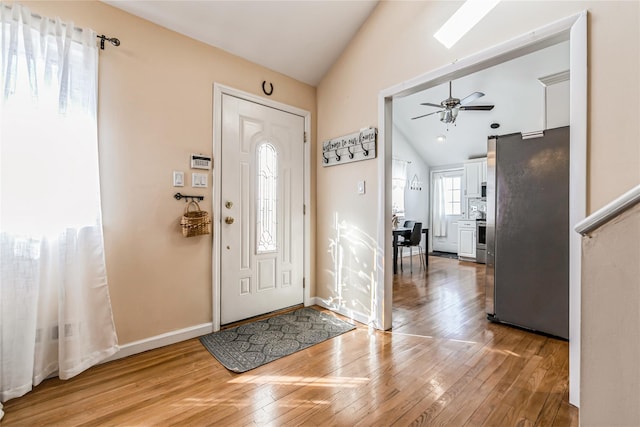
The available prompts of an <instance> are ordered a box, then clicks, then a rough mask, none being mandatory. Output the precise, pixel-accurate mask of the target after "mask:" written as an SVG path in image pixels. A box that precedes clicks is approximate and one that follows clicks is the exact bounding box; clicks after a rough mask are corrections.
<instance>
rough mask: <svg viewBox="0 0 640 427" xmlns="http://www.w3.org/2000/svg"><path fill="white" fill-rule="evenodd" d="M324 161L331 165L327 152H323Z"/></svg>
mask: <svg viewBox="0 0 640 427" xmlns="http://www.w3.org/2000/svg"><path fill="white" fill-rule="evenodd" d="M322 159H323V161H324V162H325V163H329V158H328V157H327V156H325V152H324V151H323V152H322Z"/></svg>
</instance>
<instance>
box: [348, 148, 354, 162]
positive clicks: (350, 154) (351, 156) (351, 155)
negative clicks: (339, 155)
mask: <svg viewBox="0 0 640 427" xmlns="http://www.w3.org/2000/svg"><path fill="white" fill-rule="evenodd" d="M347 151H348V152H349V158H350V159H353V155H354V154H355V153H354V152H353V151H351V147H347Z"/></svg>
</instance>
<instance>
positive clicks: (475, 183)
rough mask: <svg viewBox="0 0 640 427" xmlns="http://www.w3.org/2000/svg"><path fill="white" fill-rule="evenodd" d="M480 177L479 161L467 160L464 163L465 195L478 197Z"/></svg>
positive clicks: (480, 167) (480, 166) (480, 165)
mask: <svg viewBox="0 0 640 427" xmlns="http://www.w3.org/2000/svg"><path fill="white" fill-rule="evenodd" d="M481 178H482V163H481V162H468V163H465V164H464V195H465V196H466V197H480V191H481V188H480V179H481Z"/></svg>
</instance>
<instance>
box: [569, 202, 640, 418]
mask: <svg viewBox="0 0 640 427" xmlns="http://www.w3.org/2000/svg"><path fill="white" fill-rule="evenodd" d="M612 248H615V250H612ZM582 255H583V264H582V277H583V281H582V282H583V286H582V312H583V313H589V315H588V316H583V318H582V334H581V336H582V364H581V371H582V375H581V378H582V382H581V393H580V399H581V400H580V425H582V426H585V427H586V426H594V427H595V426H605V425H607V426H638V425H640V365H638V360H640V341H639V340H638V336H639V335H640V204H639V205H636V206H635V208H632V209H631V210H629V211H627V212H625V213H623V214H622V215H620V216H619V217H617V218H615V219H614V220H612V221H611V222H609V223H607V224H605V225H603V226H602V227H600V228H599V229H597V230H596V231H594V232H593V233H591V234H590V235H589V236H587V237H584V238H583V240H582ZM622 344H623V346H622Z"/></svg>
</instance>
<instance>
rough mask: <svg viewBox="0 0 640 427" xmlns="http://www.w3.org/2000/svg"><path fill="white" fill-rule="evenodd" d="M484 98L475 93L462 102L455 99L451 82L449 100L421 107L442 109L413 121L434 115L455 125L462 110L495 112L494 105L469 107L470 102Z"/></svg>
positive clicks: (479, 93) (413, 118) (481, 94)
mask: <svg viewBox="0 0 640 427" xmlns="http://www.w3.org/2000/svg"><path fill="white" fill-rule="evenodd" d="M482 96H484V93H482V92H473V93H472V94H471V95H468V96H466V97H465V98H463V99H462V100H460V99H458V98H454V97H453V96H452V95H451V82H449V98H447V99H445V100H444V101H442V102H441V103H440V104H432V103H430V102H423V103H421V104H420V105H427V106H429V107H437V108H442V109H441V110H439V111H434V112H433V113H429V114H423V115H421V116H417V117H412V118H411V120H415V119H420V118H422V117H427V116H431V115H432V114H439V115H440V121H441V122H442V123H455V122H456V117H458V112H459V111H460V110H463V111H491V110H493V107H494V106H493V105H467V104H469V103H470V102H473V101H475V100H476V99H478V98H480V97H482Z"/></svg>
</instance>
